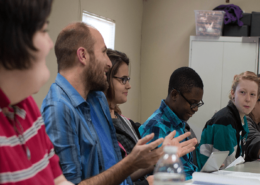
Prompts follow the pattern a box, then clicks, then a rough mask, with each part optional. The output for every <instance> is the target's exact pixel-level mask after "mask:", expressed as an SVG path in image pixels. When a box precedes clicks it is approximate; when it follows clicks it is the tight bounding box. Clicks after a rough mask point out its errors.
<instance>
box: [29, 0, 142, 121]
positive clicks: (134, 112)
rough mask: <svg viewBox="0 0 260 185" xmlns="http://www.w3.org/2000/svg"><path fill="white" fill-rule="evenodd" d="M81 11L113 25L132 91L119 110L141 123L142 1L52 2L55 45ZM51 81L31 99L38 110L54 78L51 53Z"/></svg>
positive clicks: (64, 0) (50, 26) (51, 34)
mask: <svg viewBox="0 0 260 185" xmlns="http://www.w3.org/2000/svg"><path fill="white" fill-rule="evenodd" d="M82 10H86V11H89V12H92V13H95V14H97V15H101V16H104V17H107V18H110V19H113V20H115V22H116V37H115V49H116V50H119V51H122V52H125V53H126V54H127V55H128V57H129V58H130V65H131V84H132V89H131V90H130V92H129V95H128V102H127V104H124V105H122V106H120V108H121V109H122V112H123V114H124V115H125V116H127V117H129V118H131V119H133V120H136V121H139V120H140V110H139V107H140V51H141V24H142V12H143V2H142V0H54V3H53V7H52V12H51V15H50V18H49V21H50V25H49V30H50V31H49V33H50V36H51V38H52V40H53V41H54V42H55V41H56V38H57V36H58V34H59V32H60V31H61V30H62V29H63V28H64V27H65V26H66V25H68V24H69V23H71V22H75V21H81V16H82ZM47 66H48V67H49V69H50V72H51V77H50V79H49V81H48V82H47V84H45V85H44V87H43V88H41V90H40V92H38V94H36V95H34V98H35V100H36V102H37V104H38V106H39V107H40V106H41V104H42V101H43V99H44V97H45V96H46V94H47V92H48V90H49V88H50V86H51V84H52V83H53V82H54V81H55V78H56V75H57V62H56V57H55V54H54V50H51V52H50V54H49V56H48V57H47Z"/></svg>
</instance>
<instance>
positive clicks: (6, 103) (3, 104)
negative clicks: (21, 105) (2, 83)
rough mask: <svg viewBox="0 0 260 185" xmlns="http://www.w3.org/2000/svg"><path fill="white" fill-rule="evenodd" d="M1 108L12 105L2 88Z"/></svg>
mask: <svg viewBox="0 0 260 185" xmlns="http://www.w3.org/2000/svg"><path fill="white" fill-rule="evenodd" d="M0 98H1V101H0V108H4V107H8V106H9V105H10V103H11V102H10V100H9V98H8V97H7V96H6V95H5V93H4V92H3V91H2V89H0Z"/></svg>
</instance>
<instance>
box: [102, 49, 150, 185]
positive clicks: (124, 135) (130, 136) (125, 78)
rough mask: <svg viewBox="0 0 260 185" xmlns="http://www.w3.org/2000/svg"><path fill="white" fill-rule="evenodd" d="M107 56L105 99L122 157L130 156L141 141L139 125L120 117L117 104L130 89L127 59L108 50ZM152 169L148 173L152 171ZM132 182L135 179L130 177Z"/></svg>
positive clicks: (142, 184) (143, 183)
mask: <svg viewBox="0 0 260 185" xmlns="http://www.w3.org/2000/svg"><path fill="white" fill-rule="evenodd" d="M107 55H108V57H109V59H110V60H111V62H112V67H111V70H110V71H109V72H108V73H107V81H108V84H109V88H108V89H107V91H106V93H105V94H106V97H107V101H108V104H109V109H110V114H111V117H112V121H113V124H114V127H115V129H116V136H117V140H118V142H119V146H120V148H121V152H122V157H123V158H124V157H125V156H126V155H128V154H130V152H131V151H132V149H133V148H134V146H135V145H136V143H137V141H138V140H139V139H141V137H140V134H139V132H138V128H139V127H140V125H141V124H140V123H135V122H134V121H132V120H130V119H128V118H126V117H124V116H122V115H121V114H122V112H121V110H120V108H119V106H118V105H119V104H123V103H125V102H126V101H127V95H128V91H129V90H130V89H131V85H130V83H129V81H130V77H129V58H128V57H127V55H126V54H125V53H122V52H119V51H116V50H112V49H108V50H107ZM152 170H153V168H151V169H150V170H149V169H148V171H152ZM131 177H132V180H133V181H134V180H137V179H138V178H137V179H135V177H134V176H131ZM150 179H151V177H148V178H147V180H146V179H145V176H143V177H141V178H139V180H140V181H137V182H135V184H136V185H148V183H149V180H150Z"/></svg>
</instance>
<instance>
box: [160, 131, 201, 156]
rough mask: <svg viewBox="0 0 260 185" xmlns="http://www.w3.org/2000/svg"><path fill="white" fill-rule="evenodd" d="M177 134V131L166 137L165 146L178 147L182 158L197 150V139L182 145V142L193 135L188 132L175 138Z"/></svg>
mask: <svg viewBox="0 0 260 185" xmlns="http://www.w3.org/2000/svg"><path fill="white" fill-rule="evenodd" d="M175 134H176V131H175V130H174V131H173V132H171V133H170V134H168V135H167V136H166V137H165V140H164V142H163V146H167V145H171V146H176V147H178V156H179V157H182V156H184V155H185V154H187V153H190V152H192V151H193V150H194V149H195V145H196V144H197V139H196V138H193V139H190V140H188V141H184V142H182V143H180V142H181V141H182V140H184V139H185V138H187V137H188V136H189V135H190V134H191V133H190V132H186V133H185V134H182V135H180V136H178V137H175V138H174V136H175Z"/></svg>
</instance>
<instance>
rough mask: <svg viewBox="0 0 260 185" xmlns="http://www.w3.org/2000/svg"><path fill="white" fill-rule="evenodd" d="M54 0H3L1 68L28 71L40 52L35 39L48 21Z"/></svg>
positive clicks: (0, 20) (0, 15)
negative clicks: (36, 52)
mask: <svg viewBox="0 0 260 185" xmlns="http://www.w3.org/2000/svg"><path fill="white" fill-rule="evenodd" d="M51 5H52V0H0V66H2V67H4V68H5V69H9V70H13V69H19V70H23V69H28V68H30V67H31V63H32V59H33V56H32V54H31V53H30V51H29V50H31V51H38V50H37V48H35V46H34V45H33V36H34V34H35V33H36V31H38V30H40V29H41V28H42V27H43V25H44V24H45V22H46V19H47V17H48V16H49V14H50V11H51Z"/></svg>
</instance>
